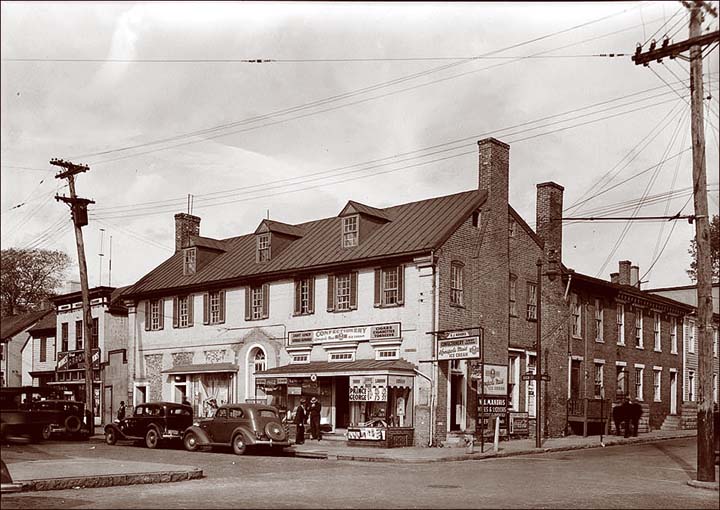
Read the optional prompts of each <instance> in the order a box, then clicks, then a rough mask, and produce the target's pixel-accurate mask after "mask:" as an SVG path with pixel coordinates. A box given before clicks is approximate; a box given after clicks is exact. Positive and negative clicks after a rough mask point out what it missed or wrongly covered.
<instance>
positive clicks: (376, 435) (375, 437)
mask: <svg viewBox="0 0 720 510" xmlns="http://www.w3.org/2000/svg"><path fill="white" fill-rule="evenodd" d="M347 438H348V439H365V440H368V441H384V440H385V429H383V428H377V427H362V428H359V429H352V428H349V429H348V431H347Z"/></svg>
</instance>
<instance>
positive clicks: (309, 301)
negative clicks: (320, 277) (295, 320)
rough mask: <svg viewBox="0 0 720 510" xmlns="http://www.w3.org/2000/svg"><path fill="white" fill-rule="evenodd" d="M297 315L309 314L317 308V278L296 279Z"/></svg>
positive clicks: (295, 308)
mask: <svg viewBox="0 0 720 510" xmlns="http://www.w3.org/2000/svg"><path fill="white" fill-rule="evenodd" d="M294 310H295V315H309V314H311V313H314V310H315V278H314V277H312V276H311V277H309V278H302V279H300V280H295V307H294Z"/></svg>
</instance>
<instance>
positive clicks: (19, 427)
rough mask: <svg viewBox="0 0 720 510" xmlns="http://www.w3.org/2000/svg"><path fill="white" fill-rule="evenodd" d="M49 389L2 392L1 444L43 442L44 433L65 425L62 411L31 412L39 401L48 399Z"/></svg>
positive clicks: (8, 389) (21, 388)
mask: <svg viewBox="0 0 720 510" xmlns="http://www.w3.org/2000/svg"><path fill="white" fill-rule="evenodd" d="M49 393H50V390H49V389H48V388H41V387H33V386H13V387H4V388H0V441H2V442H3V443H5V442H8V443H11V442H12V443H28V442H31V441H41V440H42V438H43V430H45V428H46V427H47V426H48V425H50V424H53V423H63V420H64V419H65V418H64V417H63V416H62V415H61V413H60V411H57V410H40V409H31V406H30V403H31V402H32V400H34V399H36V398H43V397H46V396H48V394H49Z"/></svg>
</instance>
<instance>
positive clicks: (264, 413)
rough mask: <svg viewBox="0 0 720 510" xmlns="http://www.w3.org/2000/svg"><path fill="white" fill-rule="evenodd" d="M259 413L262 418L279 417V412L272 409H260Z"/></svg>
mask: <svg viewBox="0 0 720 510" xmlns="http://www.w3.org/2000/svg"><path fill="white" fill-rule="evenodd" d="M259 414H260V417H261V418H277V413H276V412H275V411H271V410H270V409H260V411H259Z"/></svg>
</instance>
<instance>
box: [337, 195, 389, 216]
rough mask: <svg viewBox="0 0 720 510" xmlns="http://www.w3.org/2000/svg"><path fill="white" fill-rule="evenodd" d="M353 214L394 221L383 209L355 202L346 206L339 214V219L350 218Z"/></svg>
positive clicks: (350, 201)
mask: <svg viewBox="0 0 720 510" xmlns="http://www.w3.org/2000/svg"><path fill="white" fill-rule="evenodd" d="M351 214H364V215H366V216H370V217H373V218H378V219H381V220H384V221H392V218H390V216H389V215H388V213H386V212H385V211H384V210H383V209H378V208H377V207H371V206H369V205H365V204H361V203H360V202H355V201H354V200H349V201H348V203H347V205H345V207H344V208H343V210H342V211H340V214H338V217H340V218H342V217H343V216H350V215H351Z"/></svg>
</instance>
